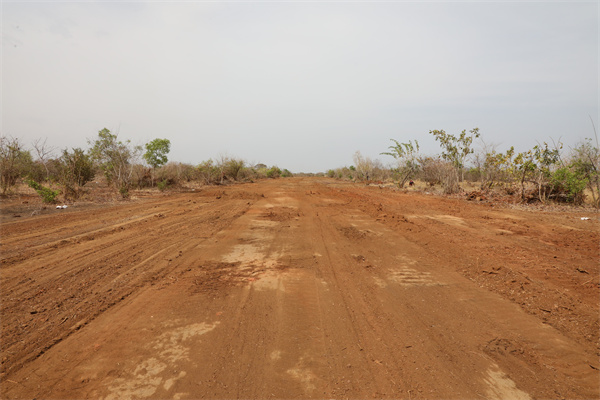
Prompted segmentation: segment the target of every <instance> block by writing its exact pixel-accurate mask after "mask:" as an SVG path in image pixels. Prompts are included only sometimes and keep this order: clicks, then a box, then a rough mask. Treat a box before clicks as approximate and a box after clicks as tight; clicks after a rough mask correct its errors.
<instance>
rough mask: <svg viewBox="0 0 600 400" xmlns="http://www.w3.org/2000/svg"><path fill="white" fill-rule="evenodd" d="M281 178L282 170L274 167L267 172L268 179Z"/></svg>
mask: <svg viewBox="0 0 600 400" xmlns="http://www.w3.org/2000/svg"><path fill="white" fill-rule="evenodd" d="M280 176H281V170H280V169H279V167H277V166H272V167H271V168H269V169H268V170H267V178H279V177H280Z"/></svg>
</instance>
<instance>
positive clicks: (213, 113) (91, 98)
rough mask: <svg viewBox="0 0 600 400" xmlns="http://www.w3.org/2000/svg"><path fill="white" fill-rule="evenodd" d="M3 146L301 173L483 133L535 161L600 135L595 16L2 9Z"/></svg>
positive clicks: (529, 6) (550, 9) (415, 6)
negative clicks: (165, 145)
mask: <svg viewBox="0 0 600 400" xmlns="http://www.w3.org/2000/svg"><path fill="white" fill-rule="evenodd" d="M1 7H2V60H1V67H2V88H1V91H2V118H1V119H2V127H1V134H3V135H7V136H13V137H18V138H20V139H22V140H23V142H25V143H26V144H30V143H31V142H32V141H33V140H34V139H36V138H48V143H49V144H51V145H53V146H56V147H57V148H59V149H61V148H65V147H69V148H70V147H84V148H87V141H86V139H88V138H94V137H95V136H96V135H97V133H98V131H99V130H101V129H102V128H104V127H107V128H109V129H110V130H111V131H113V132H116V131H118V132H119V137H120V138H121V139H131V140H132V142H133V143H134V144H144V143H146V142H148V141H150V140H152V139H154V138H168V139H169V140H171V144H172V146H171V153H170V155H169V159H170V160H174V161H181V162H189V163H192V164H198V163H200V162H201V161H202V160H206V159H209V158H216V157H218V156H219V155H221V154H227V155H229V156H235V157H240V158H243V159H245V160H246V161H248V162H252V163H258V162H261V163H265V164H268V165H278V166H279V167H281V168H287V169H289V170H291V171H293V172H301V171H304V172H318V171H325V170H327V169H329V168H335V167H340V166H344V165H351V164H352V155H353V154H354V152H355V151H356V150H360V151H361V153H362V154H363V155H364V156H368V157H372V158H379V159H380V160H382V161H383V162H384V163H387V162H390V161H392V159H391V157H388V156H380V155H379V153H381V152H383V151H386V150H387V147H388V146H389V145H390V144H391V142H390V140H389V139H390V138H394V139H397V140H399V141H401V142H403V141H408V140H415V139H417V140H419V142H420V143H421V147H422V151H423V152H424V153H426V154H434V153H439V147H438V146H437V144H436V143H435V141H434V139H433V137H432V136H431V135H429V134H428V132H429V131H430V130H433V129H444V130H446V132H448V133H454V134H458V133H460V131H462V130H463V129H467V130H470V129H472V128H473V127H479V128H480V131H481V133H482V138H483V139H485V141H486V142H488V143H495V144H499V148H498V149H499V150H504V149H506V148H507V147H509V146H511V145H515V146H516V147H517V149H518V150H526V149H528V148H531V147H532V146H534V145H535V144H536V143H537V142H543V141H548V140H549V139H550V138H554V139H558V138H562V140H563V142H565V143H566V144H567V145H574V144H575V143H576V142H578V141H579V140H581V139H583V138H585V137H593V135H594V131H593V128H592V123H591V121H590V116H591V117H592V119H593V121H594V123H595V124H596V127H597V128H598V127H599V126H598V104H599V100H598V96H599V95H598V93H599V89H598V70H599V68H598V43H599V41H598V20H599V5H598V2H597V1H590V2H561V3H557V2H528V3H521V2H290V3H282V2H246V3H244V2H128V3H120V2H96V3H88V2H45V3H44V2H9V1H3V2H2V5H1Z"/></svg>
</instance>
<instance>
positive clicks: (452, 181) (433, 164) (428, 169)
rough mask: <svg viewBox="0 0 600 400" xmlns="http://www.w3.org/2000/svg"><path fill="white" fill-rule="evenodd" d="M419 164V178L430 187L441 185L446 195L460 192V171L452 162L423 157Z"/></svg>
mask: <svg viewBox="0 0 600 400" xmlns="http://www.w3.org/2000/svg"><path fill="white" fill-rule="evenodd" d="M419 164H420V167H421V168H420V174H419V177H420V178H421V180H423V181H425V182H426V183H428V184H429V185H430V186H434V185H441V186H442V188H443V191H444V193H446V194H452V193H458V192H459V191H460V186H459V185H458V171H457V169H456V168H455V167H454V165H453V164H452V163H451V162H449V161H445V160H442V159H440V158H433V157H421V158H419Z"/></svg>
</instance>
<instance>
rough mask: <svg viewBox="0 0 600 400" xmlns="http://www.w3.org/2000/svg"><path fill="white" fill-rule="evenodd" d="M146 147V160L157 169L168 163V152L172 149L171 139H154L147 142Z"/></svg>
mask: <svg viewBox="0 0 600 400" xmlns="http://www.w3.org/2000/svg"><path fill="white" fill-rule="evenodd" d="M145 148H146V152H145V153H144V156H143V157H144V160H145V161H146V162H147V163H148V165H150V166H151V167H152V168H154V169H156V168H158V167H162V166H163V165H165V164H166V163H167V161H168V158H167V154H169V151H171V141H170V140H169V139H154V140H153V141H151V142H148V143H146V145H145Z"/></svg>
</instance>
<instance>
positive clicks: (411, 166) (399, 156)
mask: <svg viewBox="0 0 600 400" xmlns="http://www.w3.org/2000/svg"><path fill="white" fill-rule="evenodd" d="M390 140H391V141H393V142H394V143H395V145H394V146H389V147H388V149H390V151H389V152H384V153H381V154H383V155H388V156H392V157H394V158H395V159H396V161H397V164H398V166H397V167H396V168H392V173H393V174H394V176H395V178H396V181H397V184H398V187H400V188H403V187H404V184H406V182H408V181H409V180H410V178H411V177H413V176H414V175H415V174H416V173H417V172H418V171H419V163H418V161H417V155H418V152H419V142H418V141H416V140H415V143H414V144H413V143H412V141H411V140H409V141H408V143H400V142H398V141H397V140H395V139H390Z"/></svg>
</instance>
